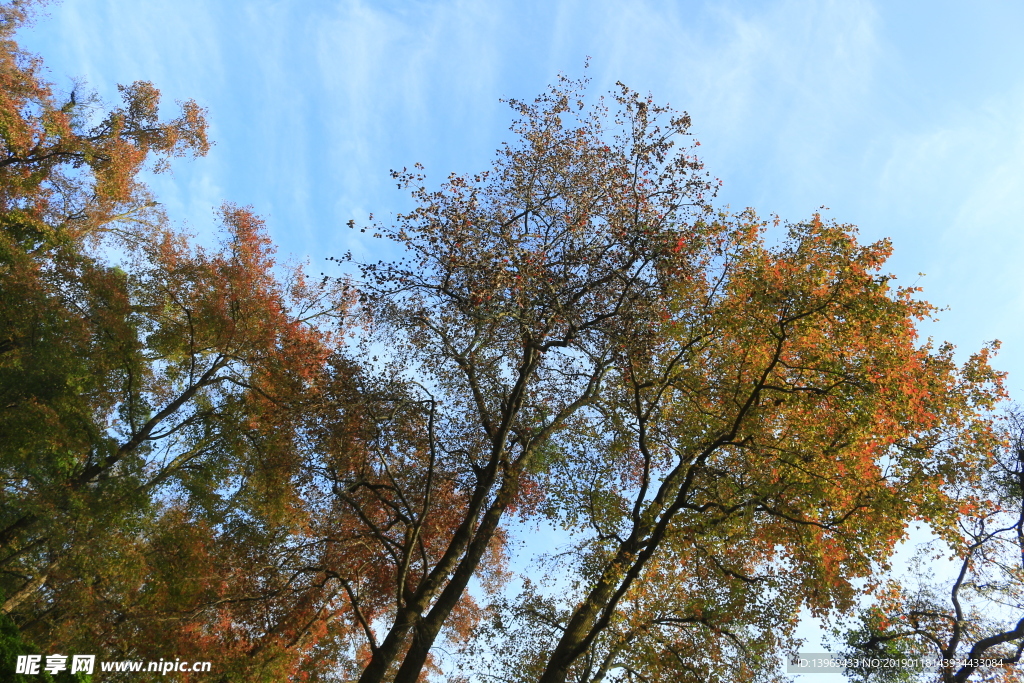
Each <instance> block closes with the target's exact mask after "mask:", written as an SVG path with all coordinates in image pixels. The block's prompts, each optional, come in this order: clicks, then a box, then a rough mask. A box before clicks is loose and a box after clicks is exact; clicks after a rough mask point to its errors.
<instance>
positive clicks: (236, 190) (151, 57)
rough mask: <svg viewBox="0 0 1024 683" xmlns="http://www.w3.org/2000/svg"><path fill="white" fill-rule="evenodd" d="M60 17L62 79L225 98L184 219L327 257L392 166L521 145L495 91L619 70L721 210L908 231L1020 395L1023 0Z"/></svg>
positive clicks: (925, 264)
mask: <svg viewBox="0 0 1024 683" xmlns="http://www.w3.org/2000/svg"><path fill="white" fill-rule="evenodd" d="M47 14H48V16H47V17H43V18H41V19H40V20H39V21H38V22H37V23H36V25H35V26H34V27H33V28H31V29H29V30H27V31H25V32H23V34H22V40H23V43H24V44H25V45H26V46H27V47H28V48H29V49H30V50H33V51H35V52H38V53H39V54H41V55H42V56H43V57H44V59H45V61H46V63H47V64H48V66H49V68H50V71H51V78H52V80H53V81H54V82H55V83H56V84H57V85H58V87H62V88H68V87H70V84H71V80H70V79H71V78H72V77H83V78H84V79H85V80H86V81H87V82H88V84H89V85H90V86H91V87H92V88H94V89H95V90H97V91H98V92H99V93H100V95H101V96H102V97H103V98H104V99H106V100H107V101H108V102H111V103H113V102H116V100H117V91H116V87H115V86H116V84H117V83H130V82H132V81H134V80H136V79H144V80H151V81H153V82H154V83H155V84H156V85H157V86H158V87H160V88H161V89H162V90H163V92H164V95H165V98H166V102H168V103H170V102H173V101H174V100H175V99H188V98H194V99H196V100H197V101H198V102H199V103H200V104H202V105H204V106H206V107H208V108H209V111H210V122H211V134H212V137H213V138H214V139H215V140H216V142H217V145H216V146H215V147H214V148H213V149H212V150H211V152H210V154H209V156H208V157H206V158H205V159H200V160H198V161H194V162H187V163H180V164H178V165H177V167H176V169H175V171H174V173H173V175H172V176H162V177H159V178H157V179H155V181H154V187H155V189H156V191H157V193H158V196H159V198H160V200H161V201H162V202H163V203H164V204H165V205H166V206H167V208H168V210H169V213H170V214H171V217H172V218H173V219H174V220H175V221H178V222H181V223H184V224H186V225H187V226H188V227H189V229H191V230H192V231H194V232H196V233H198V234H199V235H201V236H203V235H206V236H208V235H209V232H210V229H211V226H212V224H213V221H212V216H213V210H214V209H215V207H217V206H219V205H220V204H221V203H222V202H224V201H233V202H236V203H239V204H251V205H253V206H254V207H255V209H256V211H257V212H259V213H260V214H262V215H263V216H265V217H266V218H267V220H268V223H269V226H270V230H271V233H272V234H273V236H274V238H275V240H276V241H277V242H278V244H279V245H280V251H281V254H282V255H286V254H292V255H294V256H296V257H298V258H307V257H308V258H309V259H311V261H312V264H313V267H312V270H313V271H314V272H319V271H320V270H321V268H325V267H326V266H324V265H323V259H324V258H325V257H327V256H338V255H341V254H342V253H343V252H345V251H346V250H349V249H352V250H353V251H355V252H356V253H357V254H359V253H362V254H364V256H366V255H367V254H366V252H365V251H364V249H365V248H367V246H373V245H369V244H368V243H366V242H359V241H358V236H359V234H358V233H353V232H351V231H349V230H348V229H346V228H345V227H344V224H345V222H346V221H347V220H349V219H350V218H354V219H356V220H357V222H358V221H364V220H365V219H366V217H367V214H368V213H370V212H373V213H375V214H376V215H377V217H378V218H380V219H385V220H386V219H387V216H388V214H389V213H391V212H393V211H396V210H402V209H404V208H406V207H407V206H408V199H407V197H406V196H405V195H403V194H402V193H401V192H399V191H398V190H397V189H396V188H395V185H394V183H393V182H392V181H391V179H390V177H389V175H388V171H389V169H391V168H401V167H403V166H411V165H412V164H413V163H415V162H421V163H423V164H424V165H425V166H426V168H427V173H428V178H429V179H433V180H434V181H435V182H439V181H441V180H443V179H444V178H445V177H446V176H447V175H448V173H450V172H453V171H454V172H474V171H478V170H483V169H484V168H486V167H488V166H489V163H490V160H491V158H492V155H493V152H494V150H495V149H496V148H497V146H498V145H499V144H500V143H501V142H502V141H504V140H507V139H509V132H508V125H509V123H510V122H511V114H510V111H509V110H508V109H507V107H506V106H505V105H503V104H501V103H500V102H499V98H502V97H517V98H524V99H530V98H532V97H533V96H534V95H536V94H538V93H539V92H540V91H541V90H542V89H543V88H544V87H545V85H546V84H548V83H550V82H551V81H552V80H553V79H554V78H555V76H556V74H557V73H558V72H559V71H564V72H566V73H568V74H569V75H571V76H576V75H580V74H581V73H582V70H583V64H584V61H585V59H586V58H587V57H588V56H589V57H590V58H591V67H590V69H589V73H590V75H591V76H592V78H593V82H592V92H594V93H595V94H596V93H600V92H602V91H606V90H608V89H609V88H610V87H612V85H613V84H614V83H615V81H617V80H621V81H624V82H625V83H627V84H628V85H630V86H631V87H633V88H634V89H636V90H639V91H641V92H647V91H650V92H651V93H653V94H654V96H655V98H656V100H658V101H659V102H669V103H671V104H672V105H674V106H675V107H677V108H679V109H685V110H687V111H688V112H689V113H690V114H691V116H692V119H693V128H692V131H693V133H694V134H695V135H696V137H697V139H699V140H700V142H701V148H700V149H701V151H702V152H703V155H704V160H705V162H706V165H707V167H708V169H709V170H710V171H711V172H712V174H713V175H715V176H718V177H719V178H721V179H722V180H723V181H724V187H723V192H722V194H721V195H720V197H721V199H722V201H723V203H729V204H731V205H732V207H733V208H735V209H739V208H743V207H746V206H753V207H755V208H756V209H757V210H758V211H759V212H761V213H762V215H766V214H769V213H771V212H775V213H777V214H779V215H780V216H781V217H782V218H784V219H789V220H800V219H804V218H807V217H808V216H810V215H811V214H812V213H813V212H814V211H815V210H816V209H817V208H818V207H819V206H822V205H824V206H827V207H829V208H830V211H828V212H827V215H829V216H831V217H834V218H835V219H837V220H839V221H840V222H844V223H854V224H857V225H859V226H860V229H861V234H862V236H863V238H864V239H865V240H874V239H879V238H882V237H890V238H891V239H892V240H893V242H894V244H895V248H896V253H895V256H894V258H893V260H892V261H891V262H890V270H891V271H892V272H894V273H895V274H896V275H897V276H898V277H899V279H900V281H901V282H902V283H903V284H913V283H915V282H917V283H918V284H920V285H922V286H923V287H924V288H925V292H924V295H923V296H924V297H925V298H927V299H928V300H929V301H931V302H933V303H935V304H938V305H941V306H949V307H950V310H948V311H946V312H943V313H942V314H941V315H940V318H941V320H940V322H938V323H935V324H929V325H927V326H925V327H924V329H923V332H924V334H925V335H933V336H935V337H936V338H937V339H939V340H943V339H948V340H950V341H952V342H954V343H956V344H957V345H958V347H959V348H960V349H961V351H963V352H969V351H971V350H974V349H977V348H978V347H979V346H980V345H981V344H982V343H984V342H986V341H988V340H991V339H996V338H998V339H1001V340H1002V341H1003V342H1004V346H1003V350H1002V352H1001V354H1000V356H999V357H998V358H997V361H996V363H997V366H998V367H1000V368H1002V369H1005V370H1008V371H1010V373H1011V377H1010V386H1011V388H1014V387H1022V386H1024V385H1022V382H1021V379H1020V377H1024V325H1022V323H1021V317H1022V313H1024V69H1022V66H1024V40H1021V38H1020V36H1021V35H1022V33H1024V3H1020V2H1017V1H1013V2H1011V1H1003V2H999V1H995V0H992V1H988V2H984V3H974V4H965V3H962V2H958V3H953V2H945V1H941V0H929V1H927V2H925V1H924V0H901V1H900V2H868V1H862V0H843V1H837V2H828V1H817V0H791V1H786V0H781V1H766V0H761V1H758V2H728V1H726V2H712V1H707V2H699V1H678V2H668V1H661V2H657V1H649V2H643V1H633V2H631V1H627V0H618V1H611V0H590V1H588V2H583V1H581V0H563V1H561V2H559V1H554V0H549V1H546V2H524V1H523V0H520V1H518V2H511V1H507V0H495V1H489V2H484V1H482V0H481V1H477V2H470V1H468V0H467V1H461V2H459V1H451V2H440V1H438V2H428V1H405V2H399V1H390V2H389V1H382V2H367V1H363V2H360V1H355V0H353V1H349V0H339V1H337V2H324V1H318V0H303V1H301V2H300V1H299V0H289V1H285V0H281V1H277V2H273V1H269V0H263V1H249V0H231V1H230V2H228V1H225V0H175V2H168V1H166V0H130V1H128V0H64V2H63V3H61V4H55V5H53V6H51V7H50V8H48V10H47ZM374 244H375V245H379V244H380V242H375V243H374ZM919 272H923V273H926V274H927V275H926V277H924V278H920V281H919V282H918V280H919V278H918V273H919ZM1015 398H1021V396H1020V394H1019V393H1016V392H1015Z"/></svg>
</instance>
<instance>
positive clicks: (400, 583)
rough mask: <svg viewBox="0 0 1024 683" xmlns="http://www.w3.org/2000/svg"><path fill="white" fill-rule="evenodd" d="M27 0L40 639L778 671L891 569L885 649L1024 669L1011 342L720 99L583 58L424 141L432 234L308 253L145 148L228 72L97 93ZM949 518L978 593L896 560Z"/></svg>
mask: <svg viewBox="0 0 1024 683" xmlns="http://www.w3.org/2000/svg"><path fill="white" fill-rule="evenodd" d="M26 7H27V5H26V4H25V3H21V2H13V3H8V4H6V5H3V6H2V9H0V225H2V228H3V229H2V232H0V471H2V472H3V477H4V481H3V487H2V489H0V597H2V600H3V610H2V612H3V618H4V620H5V621H4V622H3V624H0V626H2V627H3V628H2V629H0V633H2V634H3V635H2V637H3V638H5V639H6V640H5V641H4V647H3V648H0V651H2V652H3V653H4V656H5V657H13V656H14V655H15V654H18V653H22V652H28V651H30V650H32V649H33V648H34V649H35V650H36V651H46V652H58V651H60V652H75V653H101V654H100V656H101V658H104V659H111V660H112V659H134V660H147V659H148V660H157V659H161V658H163V659H174V658H176V657H180V658H182V659H192V660H212V661H213V679H212V680H222V681H277V680H285V679H288V680H292V679H294V680H308V681H356V680H358V681H360V682H361V683H371V682H377V681H395V682H401V683H414V682H417V681H423V680H428V679H437V678H440V677H442V676H448V677H449V679H450V680H471V679H473V678H472V677H481V676H483V677H486V678H487V680H495V681H508V682H509V683H511V682H513V681H516V682H519V681H522V682H526V681H536V682H540V683H563V682H566V681H573V682H574V683H597V682H598V681H604V680H607V681H651V680H674V681H682V682H685V681H695V682H696V681H721V682H722V683H725V682H736V683H741V682H746V681H751V682H753V681H767V680H776V679H779V678H780V676H781V674H780V673H779V664H780V659H779V655H780V654H781V653H782V652H784V651H787V650H792V649H794V648H795V647H796V646H797V645H798V643H797V641H796V639H795V635H794V628H795V625H796V623H797V620H798V618H799V615H800V613H801V610H804V609H806V610H809V611H810V612H811V613H812V614H815V615H817V616H823V617H829V616H836V615H841V614H846V613H850V612H852V611H854V610H855V609H856V608H857V607H858V604H859V600H860V598H861V596H862V594H863V592H864V586H865V585H867V587H868V589H869V591H874V594H875V596H876V598H877V603H876V604H873V605H872V606H870V607H869V608H866V611H863V612H861V613H859V614H860V617H859V618H860V621H859V622H858V625H857V626H856V628H854V630H853V631H851V632H850V634H848V636H847V637H846V641H847V643H848V646H849V647H850V648H851V651H865V652H873V651H876V650H878V648H883V649H884V648H889V649H890V650H893V651H896V650H899V651H906V652H917V653H921V652H924V651H926V650H928V649H929V648H935V649H936V650H937V651H938V652H940V653H941V655H942V656H943V657H946V658H951V657H953V656H963V655H965V654H967V655H970V656H975V655H977V656H982V655H985V656H996V655H998V656H999V657H1001V658H1002V661H1003V668H1002V669H999V671H1002V672H1003V674H1005V676H1007V679H1006V680H1010V679H1009V678H1008V677H1009V676H1011V675H1012V673H1011V671H1012V667H1013V666H1014V665H1015V664H1016V663H1017V662H1018V661H1019V659H1020V653H1021V650H1020V648H1021V646H1022V644H1024V633H1022V632H1021V623H1022V622H1020V621H1019V619H1020V618H1021V616H1024V613H1022V612H1021V609H1022V605H1021V601H1020V595H1019V585H1020V578H1021V571H1022V566H1021V564H1020V560H1021V557H1020V548H1021V538H1022V531H1021V513H1020V511H1021V509H1024V508H1021V506H1020V500H1021V496H1020V490H1021V488H1020V483H1021V482H1020V481H1019V479H1020V467H1019V460H1020V458H1019V451H1020V448H1019V443H1018V442H1019V440H1020V439H1019V429H1017V431H1013V432H1012V434H1013V435H1016V436H1015V437H1014V438H1016V439H1017V440H1016V441H1014V440H1012V439H1009V440H1008V438H1007V431H1006V430H1005V429H1004V428H1003V427H1002V426H1000V424H1001V423H999V422H998V420H997V419H996V416H995V412H994V411H995V410H997V408H998V405H997V404H998V402H999V401H1000V400H1001V399H1003V398H1004V393H1005V392H1004V390H1003V387H1002V375H1001V374H1000V373H998V372H996V371H995V370H993V369H992V368H991V367H990V365H989V357H990V355H991V352H992V351H993V350H994V349H993V348H984V349H981V350H980V351H978V352H977V353H975V354H973V355H970V356H969V357H968V358H967V360H966V361H964V362H962V363H958V362H957V361H956V358H955V355H954V350H953V348H952V347H951V346H949V345H946V344H938V345H936V344H933V343H932V342H931V341H925V340H921V339H919V338H918V334H917V325H918V323H919V322H920V321H921V320H923V319H926V318H927V317H928V316H929V315H930V314H931V313H932V311H933V309H932V307H931V306H929V305H928V304H927V303H925V302H923V301H921V300H920V299H919V298H918V291H917V290H916V289H914V288H905V287H898V286H895V285H894V283H893V277H892V276H891V275H887V274H886V273H885V272H884V270H883V268H884V264H885V261H886V259H887V258H888V256H889V255H890V253H891V247H890V245H889V243H888V242H886V241H881V242H877V243H874V244H861V243H860V242H858V240H857V235H856V230H855V229H854V228H853V227H852V226H848V225H842V224H839V223H836V222H834V221H829V220H826V219H824V218H822V217H821V216H820V215H815V216H812V217H810V218H809V219H807V220H805V221H799V222H795V223H783V221H781V220H780V219H778V218H774V217H772V218H770V219H768V220H765V219H763V218H760V217H759V216H758V215H757V214H756V212H755V211H754V210H753V209H747V210H745V211H740V212H731V211H728V210H725V209H722V208H720V207H717V206H716V205H715V194H716V190H717V187H718V181H717V180H715V179H714V178H712V177H711V175H710V174H709V173H708V172H707V171H706V170H705V169H704V167H703V165H702V163H701V161H700V160H699V158H698V157H697V155H696V154H695V147H696V145H694V144H687V143H686V141H687V140H688V135H689V133H688V128H689V125H690V120H689V117H688V116H687V115H686V114H685V113H680V112H676V111H673V110H672V109H670V108H669V107H666V106H662V105H659V104H657V103H656V102H655V101H654V99H653V98H652V97H643V96H641V95H639V94H638V93H636V92H634V91H632V90H631V89H629V88H628V87H626V86H624V85H620V86H619V88H618V89H617V90H615V91H614V92H612V93H610V94H609V95H608V97H607V98H601V99H598V100H596V101H594V102H591V103H590V104H588V98H589V97H590V96H589V95H588V93H587V92H586V86H587V84H586V81H585V80H571V79H569V78H566V77H561V78H559V79H558V80H557V81H556V82H555V83H554V84H553V85H552V86H551V87H550V88H549V89H548V90H547V91H546V92H545V93H544V94H542V95H541V96H540V97H538V98H537V99H536V100H534V101H532V102H523V101H519V100H511V101H509V105H510V106H511V108H512V110H513V112H514V115H515V122H514V123H513V125H512V128H511V131H512V135H513V138H512V141H511V142H510V143H508V144H506V145H504V146H503V147H502V148H501V149H499V150H498V153H497V155H496V159H495V162H494V165H493V167H492V168H490V169H488V170H486V171H483V172H480V173H478V174H473V175H452V176H450V177H449V178H448V180H447V181H446V182H445V183H444V184H443V185H441V186H440V187H439V188H438V189H431V188H430V187H428V185H427V184H426V180H425V176H424V175H422V174H421V173H420V170H421V169H418V168H416V169H414V170H413V171H409V170H407V169H406V170H402V171H397V172H395V173H394V177H395V179H396V180H397V181H398V183H399V185H400V186H402V187H405V188H407V189H410V190H411V191H412V195H413V198H414V200H415V202H416V207H415V208H414V209H413V210H411V211H409V212H408V213H405V214H400V215H398V216H396V218H395V220H394V221H393V222H388V223H377V224H372V225H370V226H367V228H364V230H365V229H369V231H370V234H371V235H373V238H375V239H380V240H385V241H389V242H390V243H391V244H392V246H393V247H394V248H396V249H397V250H398V251H399V252H400V254H401V255H400V256H399V257H398V258H396V259H389V260H380V261H376V262H366V263H357V262H354V261H353V259H352V258H351V257H345V258H340V259H339V261H340V262H341V263H342V264H345V265H346V267H349V268H350V276H349V277H346V278H340V279H339V278H328V277H321V278H311V277H310V276H308V275H307V274H306V273H305V267H304V266H288V265H282V264H280V263H278V262H277V261H276V260H275V257H274V248H273V245H272V243H271V241H270V239H269V237H268V236H267V231H266V227H265V225H264V223H263V221H262V220H261V219H260V218H259V217H258V216H256V215H254V214H253V212H252V211H251V210H250V209H247V208H242V207H238V206H234V205H231V204H225V205H224V206H223V207H222V208H221V210H220V213H219V216H220V222H221V232H220V240H219V243H218V244H217V245H214V246H206V247H203V246H199V245H197V244H195V241H194V240H193V239H192V238H191V237H190V236H188V235H186V234H184V233H183V232H181V231H180V230H177V229H175V228H174V227H173V226H172V225H171V224H170V222H169V220H168V219H167V217H166V216H165V215H164V214H163V213H162V212H161V209H160V205H159V204H158V203H157V202H156V201H155V200H154V198H153V197H152V195H151V194H150V192H149V191H148V190H147V188H146V187H145V186H144V184H143V183H142V181H141V180H140V174H141V173H142V172H143V171H144V170H152V171H157V172H159V171H161V170H164V169H166V168H167V165H168V163H169V161H170V160H171V159H173V158H175V157H181V156H185V155H191V156H194V157H199V156H202V155H203V154H205V153H206V151H207V150H208V148H209V144H210V143H209V142H208V140H207V137H206V122H205V116H206V112H205V111H204V110H203V109H202V108H201V107H199V106H198V105H197V104H195V103H194V102H191V101H189V102H185V103H183V104H181V105H180V113H179V115H178V116H177V117H176V118H172V119H169V120H168V119H163V118H161V115H160V107H159V105H160V93H159V91H158V90H157V89H156V88H155V87H154V86H153V85H152V84H150V83H145V82H137V83H134V84H132V85H130V86H122V87H120V92H121V96H122V100H123V101H122V104H121V105H119V106H115V107H107V106H104V105H103V104H102V103H101V102H100V101H99V100H98V99H97V98H96V97H94V96H91V95H89V93H88V92H86V91H85V89H84V86H81V85H76V86H75V87H74V89H73V90H71V91H70V92H67V93H60V92H58V91H57V90H56V89H55V87H54V86H52V85H51V84H48V83H47V82H46V81H45V80H44V79H43V77H42V75H41V73H42V65H41V63H40V62H39V60H38V59H37V58H35V57H33V56H31V55H28V54H26V53H24V52H23V51H21V50H20V48H19V47H18V46H17V44H16V43H15V42H14V38H13V32H14V31H15V30H16V28H17V27H18V26H19V25H20V24H21V23H22V22H23V21H24V20H25V18H26V11H27V10H26ZM350 226H351V227H354V226H355V224H354V222H353V223H350ZM1015 424H1016V423H1015ZM1008 444H1012V445H1008ZM915 520H916V521H923V522H926V523H927V524H929V525H930V526H931V528H932V529H933V531H934V533H935V534H936V536H937V538H940V539H942V540H943V541H944V542H946V543H947V544H949V547H950V548H951V549H952V552H953V554H954V556H955V557H956V558H957V559H958V560H959V561H960V562H961V565H960V566H961V571H960V578H959V579H958V581H957V583H956V584H955V586H954V588H953V589H952V592H951V593H949V596H950V597H951V600H952V602H951V605H950V606H946V605H945V604H944V603H942V600H941V599H940V598H939V597H936V596H938V593H936V592H935V591H932V592H929V589H927V587H922V588H920V589H919V590H918V591H917V593H910V592H908V591H907V590H906V589H904V588H903V587H901V586H899V585H897V584H895V583H891V582H890V581H889V579H890V577H889V576H888V574H887V572H888V565H887V562H888V560H889V559H890V558H891V556H892V553H893V552H894V549H895V548H896V547H897V544H898V543H899V542H900V541H901V540H902V539H904V538H905V536H906V533H907V528H908V525H909V524H910V523H911V522H913V521H915ZM531 525H536V526H538V527H540V526H548V525H555V526H557V527H560V528H561V529H563V530H564V531H565V532H566V534H567V537H568V538H569V539H570V541H569V544H568V545H567V546H566V547H565V548H563V549H562V550H563V552H562V553H561V554H560V555H558V556H557V557H553V558H549V560H548V562H549V564H548V567H549V571H550V573H551V574H552V575H555V576H558V577H559V581H557V582H555V583H554V584H549V583H546V582H544V581H542V580H538V579H537V578H536V577H528V576H527V577H524V576H517V575H516V574H515V573H514V572H512V570H511V568H510V564H509V562H508V551H509V548H508V542H509V539H510V537H511V536H512V535H515V534H517V533H522V531H521V530H522V529H523V528H530V526H531ZM967 593H970V594H971V597H970V599H968V598H967V597H965V596H966V595H967ZM984 599H989V600H993V601H995V602H998V603H999V604H1001V605H1002V606H1003V608H1004V609H1005V610H1006V615H1001V616H1000V618H995V617H994V616H993V615H990V614H986V613H985V612H984V610H979V609H978V608H977V605H979V604H981V603H980V602H979V601H983V600H984ZM968 602H970V604H971V607H967V606H966V605H967V603H968ZM940 603H942V604H940ZM1007 615H1010V616H1007ZM1003 617H1006V618H1003ZM1007 619H1009V621H1007ZM1014 624H1016V626H1014ZM440 645H447V646H450V649H451V650H452V651H458V653H459V654H458V657H457V659H458V662H457V664H458V667H456V668H460V670H461V673H460V671H459V670H456V669H453V668H452V666H453V664H452V662H451V661H444V662H442V661H441V659H440V658H438V657H437V653H438V647H439V646H440ZM900 648H902V649H900ZM2 665H3V666H8V665H10V666H12V667H13V663H11V662H3V663H2ZM997 669H998V667H997ZM12 670H13V669H12ZM991 671H992V669H991V668H989V669H984V668H970V667H967V668H964V667H961V668H959V669H956V670H955V671H954V670H949V671H946V670H944V672H943V673H942V674H941V675H943V676H946V678H944V679H943V680H944V681H946V680H948V681H966V680H969V679H971V678H972V677H973V678H975V679H977V680H981V678H978V677H979V676H981V675H983V674H984V675H988V674H989V673H991ZM868 673H869V674H870V672H868ZM857 675H860V673H858V672H851V676H857ZM188 676H189V675H188V674H186V675H185V676H184V678H183V679H182V680H186V679H187V680H198V679H196V678H188ZM460 677H461V678H460ZM204 680H206V679H204ZM474 680H475V679H474ZM986 680H987V679H986Z"/></svg>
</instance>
